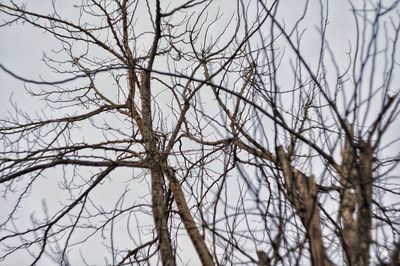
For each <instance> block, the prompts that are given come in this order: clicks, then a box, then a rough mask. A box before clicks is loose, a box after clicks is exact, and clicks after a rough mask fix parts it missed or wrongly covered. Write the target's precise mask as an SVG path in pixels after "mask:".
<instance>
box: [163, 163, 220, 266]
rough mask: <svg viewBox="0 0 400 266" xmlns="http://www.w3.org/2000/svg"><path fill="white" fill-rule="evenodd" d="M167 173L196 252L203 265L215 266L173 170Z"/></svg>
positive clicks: (168, 170) (167, 170)
mask: <svg viewBox="0 0 400 266" xmlns="http://www.w3.org/2000/svg"><path fill="white" fill-rule="evenodd" d="M166 172H167V176H168V179H169V187H170V189H171V191H172V194H173V196H174V200H175V202H176V205H177V207H178V209H179V215H180V216H181V218H182V222H183V224H184V226H185V229H186V231H187V233H188V235H189V237H190V240H191V241H192V243H193V245H194V247H195V250H196V252H197V254H198V255H199V257H200V261H201V263H202V265H205V266H212V265H214V262H213V259H212V256H211V253H210V252H209V250H208V248H207V246H206V243H205V241H204V238H203V236H202V235H201V234H200V232H199V230H198V229H197V226H196V223H195V222H194V220H193V217H192V214H191V213H190V210H189V207H188V205H187V203H186V200H185V195H184V194H183V191H182V188H181V185H180V184H179V181H178V180H177V179H176V177H175V175H174V173H173V171H172V170H171V169H168V168H166Z"/></svg>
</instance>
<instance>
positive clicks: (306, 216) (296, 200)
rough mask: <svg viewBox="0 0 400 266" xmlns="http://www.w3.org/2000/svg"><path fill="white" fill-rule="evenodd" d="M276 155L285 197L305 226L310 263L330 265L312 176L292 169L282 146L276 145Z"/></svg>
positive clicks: (319, 265) (318, 265) (320, 265)
mask: <svg viewBox="0 0 400 266" xmlns="http://www.w3.org/2000/svg"><path fill="white" fill-rule="evenodd" d="M277 157H278V160H279V164H280V166H281V168H282V172H283V176H284V181H285V187H286V192H287V198H288V200H289V201H290V203H291V204H292V205H293V207H294V208H295V210H296V212H297V215H298V216H299V217H300V219H301V222H302V224H303V226H304V227H305V228H306V233H307V238H308V241H309V243H310V254H311V261H312V265H315V266H325V265H331V263H330V262H329V260H328V258H327V256H326V251H325V247H324V244H323V242H322V233H321V221H320V215H319V206H318V201H317V185H316V183H315V180H314V178H313V177H306V176H305V175H304V174H303V173H301V172H299V171H298V170H296V169H293V168H292V167H291V165H290V162H289V159H288V157H287V154H286V153H285V151H284V149H283V147H282V146H279V147H278V150H277Z"/></svg>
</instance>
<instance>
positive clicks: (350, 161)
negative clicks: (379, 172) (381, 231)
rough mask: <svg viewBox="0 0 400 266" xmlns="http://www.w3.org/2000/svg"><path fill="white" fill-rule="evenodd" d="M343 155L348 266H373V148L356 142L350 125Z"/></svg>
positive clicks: (342, 208)
mask: <svg viewBox="0 0 400 266" xmlns="http://www.w3.org/2000/svg"><path fill="white" fill-rule="evenodd" d="M347 127H348V132H349V135H348V136H346V141H345V145H344V147H343V151H342V160H343V162H342V168H341V172H340V180H341V186H342V188H341V203H340V204H341V206H340V215H341V222H342V228H341V235H342V241H343V246H344V253H345V254H344V256H345V261H346V263H347V265H351V266H365V265H369V257H370V255H369V247H370V243H371V232H370V231H371V201H372V160H373V151H372V148H371V146H370V145H369V144H368V143H366V142H364V141H363V140H359V141H357V143H356V141H355V138H354V133H353V130H352V126H351V125H347Z"/></svg>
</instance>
